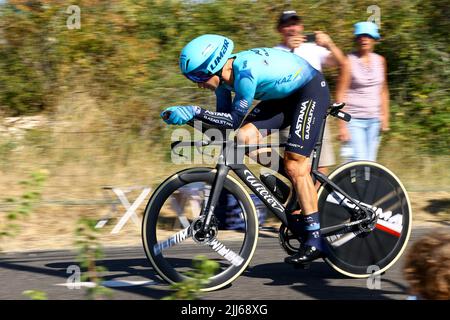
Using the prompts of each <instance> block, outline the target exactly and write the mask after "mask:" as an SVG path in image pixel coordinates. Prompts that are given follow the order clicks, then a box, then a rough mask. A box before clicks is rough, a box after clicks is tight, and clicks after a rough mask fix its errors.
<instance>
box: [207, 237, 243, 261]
mask: <svg viewBox="0 0 450 320" xmlns="http://www.w3.org/2000/svg"><path fill="white" fill-rule="evenodd" d="M207 245H208V246H209V247H210V248H211V249H213V250H214V251H215V252H216V253H217V254H218V255H220V256H222V257H223V258H225V259H226V260H227V261H229V262H230V263H231V264H232V265H233V266H235V267H239V266H240V265H241V264H242V263H243V262H244V258H242V257H241V256H240V255H239V254H237V253H236V252H234V251H233V250H231V249H228V248H227V247H226V246H225V245H224V244H223V243H222V242H220V241H219V240H217V239H213V240H212V241H209V242H208V243H207Z"/></svg>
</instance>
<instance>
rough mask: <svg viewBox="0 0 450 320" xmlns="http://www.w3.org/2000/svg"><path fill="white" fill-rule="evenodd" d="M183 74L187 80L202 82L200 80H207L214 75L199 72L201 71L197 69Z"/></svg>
mask: <svg viewBox="0 0 450 320" xmlns="http://www.w3.org/2000/svg"><path fill="white" fill-rule="evenodd" d="M184 76H185V77H186V78H188V79H189V80H191V81H193V82H196V83H202V82H206V81H208V80H209V79H211V78H212V77H213V76H214V75H213V74H206V73H204V72H201V71H197V72H190V73H185V74H184Z"/></svg>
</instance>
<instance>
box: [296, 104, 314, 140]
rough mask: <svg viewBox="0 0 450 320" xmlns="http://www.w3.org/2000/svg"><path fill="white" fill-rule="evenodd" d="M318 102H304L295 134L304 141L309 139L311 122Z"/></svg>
mask: <svg viewBox="0 0 450 320" xmlns="http://www.w3.org/2000/svg"><path fill="white" fill-rule="evenodd" d="M315 107H316V102H315V101H314V100H308V101H305V102H302V106H301V108H300V114H299V115H298V119H297V125H296V126H295V134H296V135H297V136H298V137H299V138H300V139H302V140H308V139H309V132H310V131H311V120H312V117H313V114H314V108H315Z"/></svg>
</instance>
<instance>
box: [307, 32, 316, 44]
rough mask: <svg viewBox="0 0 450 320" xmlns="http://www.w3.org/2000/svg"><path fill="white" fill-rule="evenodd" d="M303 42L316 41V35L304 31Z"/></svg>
mask: <svg viewBox="0 0 450 320" xmlns="http://www.w3.org/2000/svg"><path fill="white" fill-rule="evenodd" d="M304 36H305V38H306V39H305V42H316V35H315V34H314V33H305V34H304Z"/></svg>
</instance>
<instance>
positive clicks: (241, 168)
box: [172, 109, 371, 235]
mask: <svg viewBox="0 0 450 320" xmlns="http://www.w3.org/2000/svg"><path fill="white" fill-rule="evenodd" d="M337 110H338V109H337ZM337 110H336V112H337ZM330 114H331V115H333V116H337V115H336V114H333V110H331V111H329V112H328V113H327V114H326V116H325V117H324V119H323V121H322V125H321V127H320V131H319V139H318V141H317V143H316V144H315V146H314V149H313V156H312V165H311V171H310V173H311V177H312V179H313V181H314V182H316V180H318V181H319V183H320V184H321V186H324V187H326V188H330V189H332V190H333V191H337V192H339V193H340V194H342V195H343V196H344V197H345V198H346V199H347V200H348V201H350V202H351V203H352V204H354V205H355V207H354V208H353V211H354V213H355V214H356V212H357V210H361V211H363V212H364V213H365V214H366V217H365V218H364V219H361V220H357V221H352V222H348V223H343V224H339V225H335V226H330V227H326V228H322V229H321V232H322V234H324V235H326V234H327V233H331V232H334V231H337V230H340V229H343V228H347V227H350V226H353V225H355V224H356V223H362V222H365V221H369V220H370V219H371V213H370V211H368V210H367V208H366V207H364V206H361V205H360V204H359V202H358V201H357V200H354V199H353V198H352V197H350V196H349V195H348V194H347V193H346V192H345V191H344V190H342V189H341V188H340V187H339V186H337V185H336V184H335V183H333V182H332V181H331V180H329V179H328V177H327V176H325V175H324V174H322V173H321V172H319V170H318V166H319V159H320V154H321V151H322V139H323V134H324V130H325V124H326V120H327V117H328V115H330ZM341 116H342V115H341ZM341 116H337V117H340V118H341V119H343V118H342V117H341ZM344 120H345V119H344ZM220 143H221V144H222V145H223V147H222V152H221V154H220V156H219V159H218V163H217V165H216V170H217V173H216V176H215V178H214V181H213V184H212V188H211V192H210V196H209V198H208V201H207V203H206V205H205V207H204V210H203V212H202V215H205V216H206V218H205V222H204V224H203V230H202V231H204V232H206V231H207V230H209V227H210V223H211V217H212V216H213V212H214V209H215V207H216V205H217V202H218V200H219V196H220V193H221V191H222V188H223V184H224V181H225V178H226V176H227V175H228V174H229V172H230V170H231V171H233V172H234V173H236V175H237V176H238V177H239V179H240V180H241V181H242V182H243V183H244V184H245V185H246V186H247V187H248V188H250V189H251V190H252V191H253V193H254V194H255V195H256V196H257V197H258V198H259V199H260V200H261V201H262V202H263V203H264V204H265V205H266V207H268V208H269V209H270V210H271V211H272V213H273V214H274V215H275V216H276V217H277V218H278V219H279V220H280V221H281V222H282V223H283V224H284V225H285V226H287V227H289V223H288V220H287V216H286V214H287V208H288V207H289V204H290V203H291V202H292V201H297V200H296V195H295V193H293V196H292V198H291V200H290V201H289V202H288V205H287V206H286V207H285V206H284V205H283V204H281V203H280V202H279V201H278V200H277V198H276V197H275V196H274V195H273V194H272V193H271V192H270V190H268V189H267V187H266V186H265V185H264V184H263V183H262V182H261V181H260V180H259V179H258V178H257V177H256V176H255V175H254V174H253V173H252V172H251V170H250V169H249V168H248V167H247V166H246V165H245V164H243V157H244V152H236V151H238V150H239V149H241V148H245V150H248V149H250V148H256V149H257V148H262V147H264V148H268V147H283V146H284V144H267V145H248V144H247V145H236V144H235V142H234V141H221V142H220ZM214 144H217V142H214ZM175 145H177V144H176V143H175V144H173V145H172V148H174V146H175ZM236 155H238V157H236ZM293 192H294V191H293Z"/></svg>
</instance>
